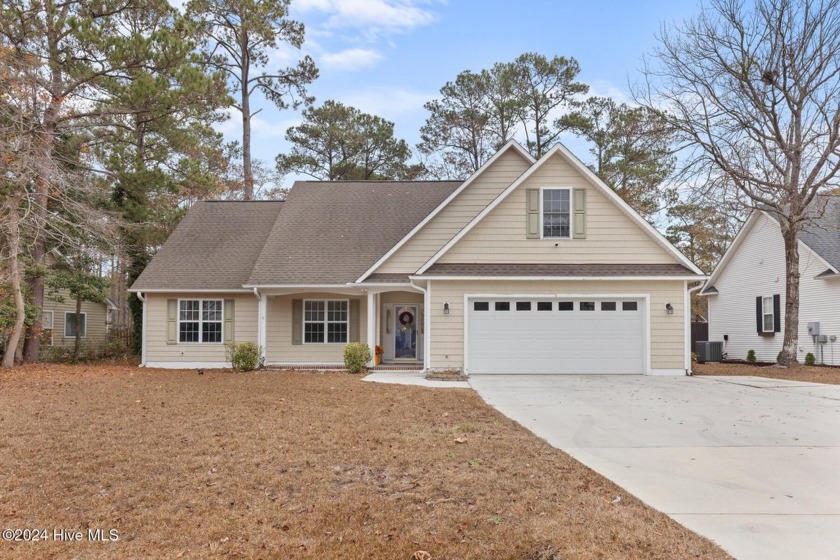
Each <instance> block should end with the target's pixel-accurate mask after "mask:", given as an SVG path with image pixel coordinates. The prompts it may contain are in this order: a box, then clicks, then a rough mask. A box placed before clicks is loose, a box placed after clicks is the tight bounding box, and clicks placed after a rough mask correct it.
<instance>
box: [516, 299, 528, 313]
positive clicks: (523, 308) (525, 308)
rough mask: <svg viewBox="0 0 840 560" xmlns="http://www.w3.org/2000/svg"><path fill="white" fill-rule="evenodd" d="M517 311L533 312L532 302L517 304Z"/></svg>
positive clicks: (519, 302) (518, 302)
mask: <svg viewBox="0 0 840 560" xmlns="http://www.w3.org/2000/svg"><path fill="white" fill-rule="evenodd" d="M516 310H517V311H531V302H530V301H517V302H516Z"/></svg>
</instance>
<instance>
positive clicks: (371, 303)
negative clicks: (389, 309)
mask: <svg viewBox="0 0 840 560" xmlns="http://www.w3.org/2000/svg"><path fill="white" fill-rule="evenodd" d="M367 344H368V348H370V361H369V362H368V367H373V366H374V365H375V364H376V359H375V356H376V294H375V293H373V292H371V291H368V293H367Z"/></svg>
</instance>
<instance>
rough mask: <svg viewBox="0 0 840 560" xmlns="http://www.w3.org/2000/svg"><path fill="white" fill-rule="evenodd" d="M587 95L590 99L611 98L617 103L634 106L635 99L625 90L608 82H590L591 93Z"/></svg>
mask: <svg viewBox="0 0 840 560" xmlns="http://www.w3.org/2000/svg"><path fill="white" fill-rule="evenodd" d="M587 95H588V96H590V97H591V96H597V97H611V98H612V99H613V101H615V102H616V103H627V104H629V105H633V104H634V103H633V99H631V98H630V96H629V95H628V94H627V92H626V91H625V90H624V89H622V88H620V87H618V86H616V85H615V84H613V83H612V82H608V81H606V80H592V81H590V82H589V93H588V94H587Z"/></svg>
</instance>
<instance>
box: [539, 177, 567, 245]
mask: <svg viewBox="0 0 840 560" xmlns="http://www.w3.org/2000/svg"><path fill="white" fill-rule="evenodd" d="M570 193H571V190H570V189H543V191H542V236H543V237H553V238H564V239H569V238H570V237H571V231H572V225H571V224H572V219H571V212H570V202H569V201H570Z"/></svg>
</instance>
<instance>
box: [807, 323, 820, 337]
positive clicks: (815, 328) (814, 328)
mask: <svg viewBox="0 0 840 560" xmlns="http://www.w3.org/2000/svg"><path fill="white" fill-rule="evenodd" d="M808 334H809V335H811V336H817V335H819V334H820V323H819V322H816V323H808Z"/></svg>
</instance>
